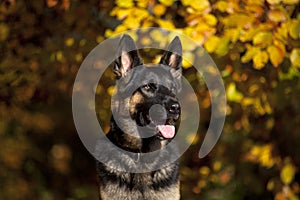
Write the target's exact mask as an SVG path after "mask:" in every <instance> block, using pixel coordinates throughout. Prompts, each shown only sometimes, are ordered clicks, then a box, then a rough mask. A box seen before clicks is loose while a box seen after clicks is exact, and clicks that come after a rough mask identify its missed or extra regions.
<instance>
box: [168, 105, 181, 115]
mask: <svg viewBox="0 0 300 200" xmlns="http://www.w3.org/2000/svg"><path fill="white" fill-rule="evenodd" d="M169 111H170V113H172V114H179V112H180V105H179V103H177V102H173V103H172V104H171V106H170V108H169Z"/></svg>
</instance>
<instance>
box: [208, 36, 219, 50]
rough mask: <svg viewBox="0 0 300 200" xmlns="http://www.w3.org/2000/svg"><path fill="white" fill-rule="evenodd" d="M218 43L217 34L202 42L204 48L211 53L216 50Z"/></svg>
mask: <svg viewBox="0 0 300 200" xmlns="http://www.w3.org/2000/svg"><path fill="white" fill-rule="evenodd" d="M219 44H220V38H219V37H217V36H211V37H210V38H208V40H207V41H206V42H205V43H204V48H205V49H206V50H207V52H208V53H212V52H214V51H215V50H216V48H217V46H218V45H219Z"/></svg>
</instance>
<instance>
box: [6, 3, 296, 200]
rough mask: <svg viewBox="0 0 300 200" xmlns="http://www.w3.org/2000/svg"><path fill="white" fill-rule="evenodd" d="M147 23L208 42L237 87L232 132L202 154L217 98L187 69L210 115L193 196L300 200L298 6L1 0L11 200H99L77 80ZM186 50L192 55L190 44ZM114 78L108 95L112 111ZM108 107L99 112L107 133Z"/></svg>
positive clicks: (191, 153) (187, 188) (229, 86)
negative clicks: (79, 126) (74, 102)
mask: <svg viewBox="0 0 300 200" xmlns="http://www.w3.org/2000/svg"><path fill="white" fill-rule="evenodd" d="M142 27H161V28H165V29H168V30H172V31H174V32H179V33H182V34H185V35H187V36H189V37H190V38H192V39H193V40H194V41H195V45H198V46H203V47H204V48H205V50H206V51H207V52H209V53H210V55H211V56H212V58H213V59H214V61H215V63H216V64H217V66H218V68H219V70H220V72H221V75H222V78H223V81H224V85H225V89H226V95H227V116H226V122H225V126H224V129H223V133H222V136H221V138H220V140H219V142H218V143H217V145H216V146H215V148H214V149H213V151H212V152H211V153H210V154H209V155H208V156H207V157H205V158H204V159H199V158H198V151H199V147H200V145H201V142H202V140H201V139H203V135H201V134H202V133H205V131H206V129H207V126H208V124H209V120H210V106H211V105H210V94H209V91H208V89H207V87H206V86H205V83H203V80H201V78H199V76H198V75H197V74H196V72H195V69H194V68H193V66H192V65H190V64H189V63H187V62H186V63H184V71H183V74H184V76H185V77H186V78H187V80H189V81H190V82H191V84H193V85H194V86H195V85H196V86H199V87H197V89H196V93H197V96H198V98H199V99H200V111H201V120H200V127H199V137H197V138H196V139H195V140H194V141H193V145H192V146H191V147H190V148H189V150H188V151H187V152H186V153H185V155H184V156H183V157H182V159H181V172H180V173H181V180H182V186H181V188H182V199H184V200H189V199H215V200H222V199H226V200H231V199H275V200H299V195H300V171H299V169H300V156H299V155H300V131H299V130H300V114H299V113H300V106H299V105H300V104H299V99H300V72H299V70H300V6H299V0H229V1H221V0H211V1H208V0H180V1H175V0H150V1H146V0H137V1H133V0H116V1H114V2H113V1H108V0H101V1H91V0H88V1H75V0H74V1H71V0H45V1H17V0H3V1H0V55H1V56H0V87H1V90H0V146H1V151H0V185H1V187H0V199H44V200H51V199H97V198H98V197H97V179H96V172H95V165H94V160H93V157H92V156H91V155H90V154H89V153H88V152H87V151H86V150H85V148H84V146H83V145H82V143H81V141H80V140H79V138H78V135H77V134H76V129H75V127H74V124H73V120H72V109H71V97H72V88H73V82H74V79H75V76H76V73H77V71H78V68H79V67H80V65H81V63H82V61H83V59H84V58H85V56H86V55H87V54H88V53H89V52H90V51H91V50H92V49H93V48H94V47H95V46H96V45H97V44H99V43H101V42H102V41H103V40H105V39H106V38H108V37H112V36H114V35H115V34H117V33H121V32H123V31H126V30H130V29H135V28H142ZM151 34H152V37H154V38H156V39H157V41H159V42H161V43H162V44H164V43H166V42H167V41H165V40H166V38H164V37H163V36H162V35H160V34H159V33H158V32H153V33H151ZM143 41H144V42H145V43H147V39H144V40H143ZM183 50H184V52H183V57H184V58H186V59H188V60H192V59H193V55H194V53H195V52H193V48H192V47H191V46H190V45H185V43H184V41H183ZM143 56H144V57H147V56H148V58H145V59H148V60H155V57H154V56H152V55H146V54H143ZM109 78H110V74H109V72H108V73H107V77H103V79H102V80H103V82H104V85H103V86H99V87H98V88H97V95H98V96H99V95H100V96H101V100H99V99H98V100H99V101H101V105H104V106H105V105H110V101H109V96H110V94H111V91H112V87H111V85H112V82H111V81H110V79H109ZM104 86H105V87H104ZM106 86H107V87H106ZM109 109H110V108H109V107H105V108H104V109H102V110H100V111H99V112H101V113H100V115H99V116H102V118H100V119H99V121H100V123H103V124H104V126H105V125H106V124H105V120H106V121H107V120H108V119H109V115H110V114H109Z"/></svg>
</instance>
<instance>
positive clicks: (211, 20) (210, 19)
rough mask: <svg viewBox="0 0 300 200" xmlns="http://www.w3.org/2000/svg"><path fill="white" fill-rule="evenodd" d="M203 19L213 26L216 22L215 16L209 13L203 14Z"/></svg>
mask: <svg viewBox="0 0 300 200" xmlns="http://www.w3.org/2000/svg"><path fill="white" fill-rule="evenodd" d="M204 20H205V22H206V23H207V24H208V25H210V26H215V25H216V24H217V22H218V20H217V18H216V17H215V16H214V15H211V14H208V15H204Z"/></svg>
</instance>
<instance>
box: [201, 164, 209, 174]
mask: <svg viewBox="0 0 300 200" xmlns="http://www.w3.org/2000/svg"><path fill="white" fill-rule="evenodd" d="M199 173H200V174H201V175H203V176H208V175H209V173H210V168H209V167H207V166H204V167H201V168H200V170H199Z"/></svg>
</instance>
